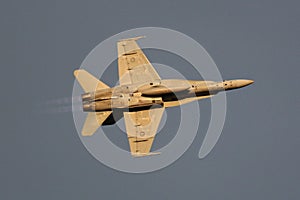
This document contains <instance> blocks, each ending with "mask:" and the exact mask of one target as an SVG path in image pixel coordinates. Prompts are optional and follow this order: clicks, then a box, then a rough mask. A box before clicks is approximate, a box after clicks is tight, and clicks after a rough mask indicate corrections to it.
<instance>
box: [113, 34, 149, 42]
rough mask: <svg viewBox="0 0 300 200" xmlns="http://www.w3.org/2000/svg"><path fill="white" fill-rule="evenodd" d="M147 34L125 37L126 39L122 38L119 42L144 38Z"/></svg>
mask: <svg viewBox="0 0 300 200" xmlns="http://www.w3.org/2000/svg"><path fill="white" fill-rule="evenodd" d="M145 37H146V36H144V35H143V36H137V37H133V38H125V39H120V40H119V42H123V41H130V40H139V39H142V38H145Z"/></svg>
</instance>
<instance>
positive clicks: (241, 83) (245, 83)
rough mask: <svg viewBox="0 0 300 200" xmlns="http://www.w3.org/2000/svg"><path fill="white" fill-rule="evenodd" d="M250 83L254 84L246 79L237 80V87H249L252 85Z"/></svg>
mask: <svg viewBox="0 0 300 200" xmlns="http://www.w3.org/2000/svg"><path fill="white" fill-rule="evenodd" d="M252 83H254V81H253V80H247V79H243V80H239V81H238V85H239V86H240V87H244V86H247V85H250V84H252Z"/></svg>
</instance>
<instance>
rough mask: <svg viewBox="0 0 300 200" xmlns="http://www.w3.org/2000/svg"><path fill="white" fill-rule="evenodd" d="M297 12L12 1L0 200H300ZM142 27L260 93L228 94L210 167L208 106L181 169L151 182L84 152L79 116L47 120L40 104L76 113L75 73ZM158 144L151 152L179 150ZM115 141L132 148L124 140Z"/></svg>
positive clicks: (206, 4)
mask: <svg viewBox="0 0 300 200" xmlns="http://www.w3.org/2000/svg"><path fill="white" fill-rule="evenodd" d="M196 2H197V3H196ZM299 6H300V5H299V3H298V2H297V1H271V0H270V1H237V0H235V1H234V0H229V1H195V2H193V3H192V2H191V3H187V2H185V1H174V0H173V1H164V2H161V1H119V2H118V1H111V0H110V1H97V2H96V1H33V0H29V1H3V2H2V5H1V6H0V23H1V29H0V30H1V32H0V34H1V37H0V40H1V42H0V44H1V45H0V51H1V59H0V63H1V66H2V68H1V69H2V73H1V79H0V80H1V93H2V95H1V104H0V105H1V122H2V123H1V126H2V131H1V139H0V156H1V157H0V158H1V172H0V188H1V189H0V198H1V199H20V198H22V199H71V198H72V199H92V198H93V199H95V198H97V199H108V198H110V199H117V198H118V199H119V198H122V199H137V198H143V199H196V198H197V199H200V198H201V199H249V200H250V199H272V200H274V199H278V200H279V199H299V197H300V192H299V186H300V174H299V172H298V169H299V168H300V157H299V152H300V151H299V150H300V136H299V128H298V126H297V123H299V105H300V104H299V103H300V102H299V97H300V95H299V78H300V77H299V73H300V70H299V62H300V57H299V49H300V48H299V47H300V46H299V35H300V28H299V18H300V16H299ZM144 26H161V27H166V28H170V29H174V30H178V31H180V32H183V33H185V34H187V35H189V36H190V37H192V38H194V39H195V40H197V41H198V42H199V43H200V44H201V45H202V46H204V48H205V49H206V50H207V51H208V52H209V54H210V55H211V57H212V58H213V59H214V61H215V62H216V64H217V66H218V67H219V70H220V72H221V73H222V76H223V77H224V78H225V79H231V78H249V79H253V80H255V83H254V84H253V85H251V86H250V87H248V88H245V89H241V90H239V91H233V92H230V93H228V95H227V118H226V122H225V127H224V129H223V133H222V135H221V138H220V140H219V142H218V143H217V145H216V146H215V148H214V149H213V151H212V152H211V153H210V154H209V156H208V157H206V158H205V159H203V160H199V159H198V151H199V148H200V144H201V142H202V140H203V137H204V135H203V132H204V131H205V128H207V127H205V126H206V125H205V124H206V123H205V122H206V121H207V120H209V107H210V103H209V101H203V102H200V107H201V111H202V112H201V119H203V126H202V128H201V130H200V131H199V133H198V135H197V137H196V139H195V141H194V143H193V144H192V146H191V147H190V148H189V150H188V151H187V152H186V153H185V154H184V155H183V156H182V157H181V158H180V159H179V160H177V161H176V162H175V163H174V164H172V165H171V166H169V167H167V168H165V169H162V170H160V171H156V172H154V173H148V174H126V173H121V172H117V171H115V170H112V169H110V168H108V167H106V166H104V165H103V164H101V163H100V162H98V161H97V160H95V159H94V158H93V157H92V156H91V155H90V154H89V153H88V152H87V151H86V149H85V148H84V146H83V145H82V143H81V142H80V139H79V137H78V135H77V133H76V130H75V126H74V122H73V118H72V113H71V112H62V113H54V114H50V113H48V114H47V113H46V114H45V113H43V112H42V111H41V108H42V106H41V105H44V103H45V102H47V101H48V100H60V99H63V98H66V100H61V102H60V105H68V102H69V101H68V97H71V94H72V88H73V83H74V77H73V70H74V69H76V68H78V67H79V66H80V64H81V62H82V61H83V59H84V58H85V56H86V55H87V54H88V53H89V52H90V51H91V49H92V48H94V47H95V46H96V45H97V44H98V43H99V42H101V41H102V40H104V39H106V38H107V37H109V36H111V35H113V34H116V33H118V32H121V31H124V30H127V29H131V28H136V27H144ZM174 42H176V41H174ZM147 52H148V54H147V55H148V56H149V59H150V60H151V61H154V62H158V63H159V62H161V63H163V64H168V65H171V66H172V65H174V67H176V68H178V67H184V66H182V65H180V64H185V62H184V61H182V60H180V59H177V60H176V61H177V62H175V61H173V62H172V61H170V59H167V58H169V57H172V55H169V54H168V53H162V54H160V53H159V52H157V51H152V50H149V51H147ZM111 67H115V68H116V66H111ZM111 72H114V70H113V69H112V70H111ZM107 74H110V75H114V76H115V77H114V78H112V79H109V78H104V81H105V82H108V83H109V80H116V78H117V77H116V74H114V73H110V72H109V71H108V72H107ZM191 79H192V78H191ZM112 83H113V81H112V82H111V83H109V84H112ZM47 108H48V107H47ZM170 112H172V113H175V114H176V113H178V110H171V111H170ZM167 123H170V122H167ZM201 123H202V122H201ZM187 131H188V130H187ZM108 133H110V131H109V130H107V134H108ZM111 134H114V133H111ZM159 137H160V138H161V141H162V142H161V143H160V140H156V143H155V146H154V148H157V147H161V146H162V145H163V144H164V142H165V143H166V142H167V141H168V140H169V139H170V138H168V137H169V136H168V137H163V136H159ZM110 138H111V139H112V140H115V141H116V143H120V145H121V146H122V145H123V146H124V148H126V143H125V141H123V142H124V143H122V142H120V141H121V140H119V139H118V137H117V135H112V136H110ZM122 139H126V138H125V137H124V136H122Z"/></svg>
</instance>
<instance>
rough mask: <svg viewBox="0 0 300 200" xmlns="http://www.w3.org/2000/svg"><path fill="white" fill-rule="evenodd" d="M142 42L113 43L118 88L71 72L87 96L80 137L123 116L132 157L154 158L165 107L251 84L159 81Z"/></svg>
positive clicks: (84, 99)
mask: <svg viewBox="0 0 300 200" xmlns="http://www.w3.org/2000/svg"><path fill="white" fill-rule="evenodd" d="M140 38H141V37H136V38H129V39H124V40H120V41H119V42H118V43H117V46H118V69H119V79H120V80H119V82H120V85H118V86H116V87H114V88H110V87H109V86H107V85H106V84H105V83H103V82H101V81H100V80H98V79H97V78H95V77H94V76H92V75H91V74H89V73H88V72H87V71H85V70H82V69H79V70H75V71H74V75H75V77H76V79H77V80H78V82H79V83H80V85H81V86H82V88H83V89H84V91H85V92H86V93H85V94H83V95H82V103H83V111H86V112H88V115H87V118H86V121H85V123H84V125H83V129H82V132H81V134H82V136H91V135H93V134H94V133H95V132H96V130H97V129H98V128H99V126H101V125H110V124H113V123H115V122H116V121H117V120H119V119H120V118H121V117H123V116H124V119H125V125H126V132H127V137H128V141H129V146H130V151H131V154H132V156H145V155H152V154H155V153H152V152H150V149H151V146H152V143H153V140H154V137H155V134H156V132H157V129H158V125H159V123H160V121H161V117H162V115H163V112H164V110H165V108H167V107H173V106H180V105H182V104H185V103H189V102H192V101H196V100H201V99H205V98H210V97H212V96H214V95H216V94H217V93H218V92H222V91H226V90H232V89H237V88H241V87H244V86H247V85H250V84H252V83H253V81H252V80H244V79H238V80H227V81H222V82H214V81H195V80H175V79H169V80H162V79H161V78H160V77H159V75H158V74H157V72H156V71H155V69H154V68H153V66H152V65H151V63H150V62H149V60H148V59H147V57H146V56H145V54H144V53H143V51H142V50H141V49H140V47H139V46H138V44H137V43H136V40H138V39H140ZM120 113H121V115H120Z"/></svg>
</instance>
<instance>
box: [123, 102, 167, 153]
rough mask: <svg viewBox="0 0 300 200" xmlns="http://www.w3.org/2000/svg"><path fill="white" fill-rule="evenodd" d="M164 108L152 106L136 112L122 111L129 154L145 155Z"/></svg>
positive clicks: (148, 151)
mask: <svg viewBox="0 0 300 200" xmlns="http://www.w3.org/2000/svg"><path fill="white" fill-rule="evenodd" d="M164 110H165V108H164V107H162V108H154V109H149V110H142V111H136V112H124V119H125V125H126V131H127V137H128V141H129V146H130V151H131V155H133V156H146V155H152V154H155V153H150V149H151V146H152V143H153V140H154V137H155V135H156V132H157V129H158V125H159V123H160V120H161V117H162V114H163V112H164Z"/></svg>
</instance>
